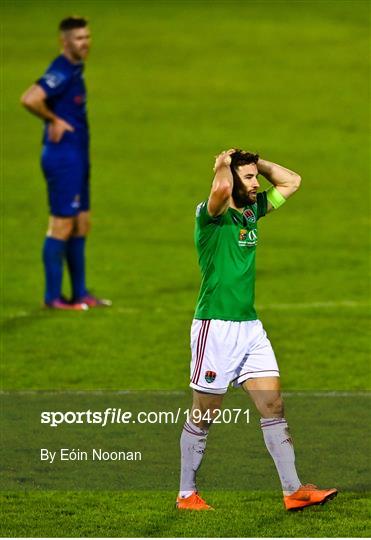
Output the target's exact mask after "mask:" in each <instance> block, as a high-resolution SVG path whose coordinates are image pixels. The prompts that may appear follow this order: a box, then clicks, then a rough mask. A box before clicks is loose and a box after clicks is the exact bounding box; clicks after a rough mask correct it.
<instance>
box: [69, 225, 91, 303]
mask: <svg viewBox="0 0 371 540" xmlns="http://www.w3.org/2000/svg"><path fill="white" fill-rule="evenodd" d="M66 259H67V264H68V270H69V272H70V277H71V287H72V295H73V298H74V299H75V300H77V299H78V298H82V297H83V296H85V295H86V294H87V290H86V285H85V236H72V238H70V239H69V240H68V241H67V246H66Z"/></svg>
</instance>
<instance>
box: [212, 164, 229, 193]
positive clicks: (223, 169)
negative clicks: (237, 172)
mask: <svg viewBox="0 0 371 540" xmlns="http://www.w3.org/2000/svg"><path fill="white" fill-rule="evenodd" d="M222 187H224V189H226V190H228V189H230V190H232V188H233V176H232V172H231V168H230V166H229V165H226V164H225V163H222V164H221V165H219V166H218V167H217V168H216V170H215V176H214V181H213V188H214V189H215V188H219V189H220V188H222Z"/></svg>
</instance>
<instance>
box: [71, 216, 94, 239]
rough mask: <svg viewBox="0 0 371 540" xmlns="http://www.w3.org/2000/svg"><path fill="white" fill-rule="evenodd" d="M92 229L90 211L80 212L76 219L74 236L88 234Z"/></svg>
mask: <svg viewBox="0 0 371 540" xmlns="http://www.w3.org/2000/svg"><path fill="white" fill-rule="evenodd" d="M90 229H91V221H90V211H89V210H88V211H84V212H79V213H78V214H77V216H76V217H75V220H74V230H73V235H74V236H87V235H88V233H89V231H90Z"/></svg>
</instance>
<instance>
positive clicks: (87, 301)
mask: <svg viewBox="0 0 371 540" xmlns="http://www.w3.org/2000/svg"><path fill="white" fill-rule="evenodd" d="M59 31H60V39H61V44H62V51H61V54H60V55H59V56H58V57H57V58H56V59H55V60H54V61H53V62H52V63H51V64H50V66H49V67H48V69H47V70H46V72H45V74H44V75H43V76H42V77H41V78H40V79H38V80H37V81H36V83H35V84H33V85H32V86H31V87H30V88H29V89H28V90H26V92H25V93H24V94H23V95H22V97H21V103H22V105H24V106H25V107H26V109H28V110H29V111H30V112H31V113H33V114H35V115H36V116H38V117H40V118H42V119H43V120H44V123H45V127H44V134H43V147H42V157H41V166H42V170H43V173H44V176H45V179H46V183H47V189H48V201H49V209H50V218H49V226H48V231H47V235H46V238H45V242H44V247H43V262H44V269H45V282H46V286H45V299H44V300H45V306H47V307H49V308H54V309H69V310H71V309H72V310H86V309H88V308H89V307H97V306H108V305H110V304H111V302H110V301H109V300H102V299H99V298H96V297H95V296H93V295H92V294H90V293H89V292H88V289H87V288H86V282H85V243H86V236H87V234H88V232H89V228H90V211H89V210H90V203H89V173H90V162H89V126H88V120H87V112H86V87H85V82H84V77H83V70H84V60H85V59H86V58H87V55H88V53H89V49H90V32H89V28H88V23H87V21H86V20H85V19H83V18H79V17H68V18H66V19H64V20H63V21H61V23H60V25H59ZM64 260H66V262H67V266H68V270H69V274H70V278H71V287H72V298H71V300H70V301H67V300H66V299H65V298H64V297H63V296H62V276H63V265H64Z"/></svg>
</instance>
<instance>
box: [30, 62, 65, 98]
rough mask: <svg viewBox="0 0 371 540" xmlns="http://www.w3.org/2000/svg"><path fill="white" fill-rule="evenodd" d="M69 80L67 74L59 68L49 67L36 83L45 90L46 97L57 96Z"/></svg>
mask: <svg viewBox="0 0 371 540" xmlns="http://www.w3.org/2000/svg"><path fill="white" fill-rule="evenodd" d="M68 82H69V75H68V74H67V73H64V72H63V71H61V70H60V69H56V68H54V67H50V68H49V69H48V70H47V71H46V72H45V73H44V75H43V76H42V77H40V79H38V80H37V81H36V84H38V85H39V86H41V88H42V89H43V90H44V91H45V92H46V95H47V96H48V97H53V96H58V95H59V94H61V93H62V92H63V91H64V89H65V88H66V86H67V84H68Z"/></svg>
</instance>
